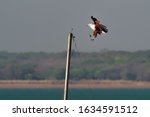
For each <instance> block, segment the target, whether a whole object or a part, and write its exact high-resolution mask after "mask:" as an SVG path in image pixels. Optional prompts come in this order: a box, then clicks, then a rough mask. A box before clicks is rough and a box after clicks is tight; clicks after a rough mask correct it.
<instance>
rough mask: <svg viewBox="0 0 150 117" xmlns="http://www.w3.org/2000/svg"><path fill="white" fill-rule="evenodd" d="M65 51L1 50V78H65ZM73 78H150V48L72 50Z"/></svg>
mask: <svg viewBox="0 0 150 117" xmlns="http://www.w3.org/2000/svg"><path fill="white" fill-rule="evenodd" d="M65 63H66V52H60V53H46V52H25V53H14V52H5V51H1V52H0V80H63V79H64V78H65ZM70 79H72V80H82V79H88V80H92V79H93V80H133V81H150V50H145V51H136V52H127V51H103V52H92V53H86V52H81V53H77V52H75V51H72V58H71V68H70Z"/></svg>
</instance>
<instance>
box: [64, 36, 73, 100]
mask: <svg viewBox="0 0 150 117" xmlns="http://www.w3.org/2000/svg"><path fill="white" fill-rule="evenodd" d="M72 38H73V34H72V33H69V35H68V48H67V59H66V74H65V87H64V100H67V99H68V84H69V73H70V60H71V46H72Z"/></svg>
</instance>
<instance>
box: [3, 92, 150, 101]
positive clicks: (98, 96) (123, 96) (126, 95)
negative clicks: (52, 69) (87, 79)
mask: <svg viewBox="0 0 150 117" xmlns="http://www.w3.org/2000/svg"><path fill="white" fill-rule="evenodd" d="M62 99H63V89H0V100H62ZM69 99H70V100H150V89H69Z"/></svg>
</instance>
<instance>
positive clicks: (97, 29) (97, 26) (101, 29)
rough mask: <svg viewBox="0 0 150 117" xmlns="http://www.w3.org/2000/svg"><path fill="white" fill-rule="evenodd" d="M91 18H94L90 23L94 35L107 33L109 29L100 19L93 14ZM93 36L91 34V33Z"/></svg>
mask: <svg viewBox="0 0 150 117" xmlns="http://www.w3.org/2000/svg"><path fill="white" fill-rule="evenodd" d="M91 19H92V20H93V22H94V23H93V24H88V26H89V27H90V28H91V29H92V30H93V34H92V35H93V37H94V38H96V37H97V34H99V35H101V34H102V33H107V32H108V29H107V27H106V26H105V25H103V24H101V22H100V21H99V20H97V19H96V18H95V17H93V16H91ZM90 36H91V35H90Z"/></svg>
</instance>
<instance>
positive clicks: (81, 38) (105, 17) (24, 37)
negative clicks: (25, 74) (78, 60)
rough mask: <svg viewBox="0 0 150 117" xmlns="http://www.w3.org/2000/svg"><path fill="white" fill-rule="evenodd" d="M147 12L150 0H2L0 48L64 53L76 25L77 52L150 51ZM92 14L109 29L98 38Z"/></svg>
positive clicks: (149, 28) (148, 14)
mask: <svg viewBox="0 0 150 117" xmlns="http://www.w3.org/2000/svg"><path fill="white" fill-rule="evenodd" d="M149 12H150V0H1V1H0V51H9V52H31V51H33V52H62V51H65V50H66V48H67V38H68V33H69V32H70V31H71V29H72V28H73V34H74V36H75V37H76V38H75V41H76V44H77V47H78V50H79V51H83V52H99V51H101V50H103V49H108V50H125V51H137V50H147V49H150V23H149V21H150V13H149ZM91 16H94V17H96V18H97V19H99V20H100V21H101V22H102V23H103V24H104V25H106V26H107V27H108V30H109V32H108V34H105V35H101V36H98V37H97V39H96V40H95V41H91V40H90V37H89V34H90V33H91V32H92V30H91V29H90V28H89V27H88V26H87V24H88V23H92V21H91V19H90V17H91ZM73 49H75V44H74V43H73Z"/></svg>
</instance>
